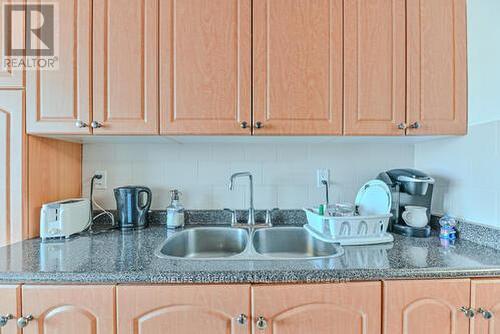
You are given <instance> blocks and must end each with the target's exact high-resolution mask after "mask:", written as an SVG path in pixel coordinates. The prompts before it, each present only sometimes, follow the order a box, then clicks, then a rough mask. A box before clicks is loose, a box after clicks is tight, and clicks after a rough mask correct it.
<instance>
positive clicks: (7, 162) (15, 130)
mask: <svg viewBox="0 0 500 334" xmlns="http://www.w3.org/2000/svg"><path fill="white" fill-rule="evenodd" d="M23 101H24V92H23V91H15V90H5V91H0V247H1V246H5V245H7V244H10V243H13V242H16V241H20V240H22V238H23V189H24V188H23V186H24V181H23V171H24V169H23V159H24V157H25V154H26V150H25V137H24V127H23V120H24V116H23V114H24V107H23V105H24V103H23ZM0 312H1V311H0Z"/></svg>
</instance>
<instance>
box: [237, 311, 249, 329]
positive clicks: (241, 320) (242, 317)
mask: <svg viewBox="0 0 500 334" xmlns="http://www.w3.org/2000/svg"><path fill="white" fill-rule="evenodd" d="M236 322H237V323H238V325H241V326H245V325H246V324H247V322H248V317H247V316H246V314H243V313H242V314H240V315H239V316H238V317H237V318H236Z"/></svg>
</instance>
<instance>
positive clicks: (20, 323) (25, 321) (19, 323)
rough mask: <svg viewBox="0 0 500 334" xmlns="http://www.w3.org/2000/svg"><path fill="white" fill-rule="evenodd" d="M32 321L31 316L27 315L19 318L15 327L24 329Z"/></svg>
mask: <svg viewBox="0 0 500 334" xmlns="http://www.w3.org/2000/svg"><path fill="white" fill-rule="evenodd" d="M33 319H34V318H33V316H32V315H31V314H29V315H28V316H27V317H21V318H19V319H17V327H19V328H24V327H26V326H28V324H29V322H30V321H31V320H33Z"/></svg>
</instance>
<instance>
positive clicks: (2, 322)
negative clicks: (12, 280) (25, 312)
mask: <svg viewBox="0 0 500 334" xmlns="http://www.w3.org/2000/svg"><path fill="white" fill-rule="evenodd" d="M20 316H21V286H20V285H0V317H2V318H1V319H0V334H15V333H18V330H17V326H16V320H17V318H18V317H20Z"/></svg>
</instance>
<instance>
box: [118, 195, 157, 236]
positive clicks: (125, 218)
mask: <svg viewBox="0 0 500 334" xmlns="http://www.w3.org/2000/svg"><path fill="white" fill-rule="evenodd" d="M114 193H115V199H116V209H117V210H118V223H119V226H120V228H121V229H122V230H128V229H141V228H144V227H146V225H147V215H148V211H149V208H150V207H151V200H152V194H151V189H149V188H147V187H141V186H126V187H119V188H115V190H114ZM141 194H146V198H144V196H141Z"/></svg>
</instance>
